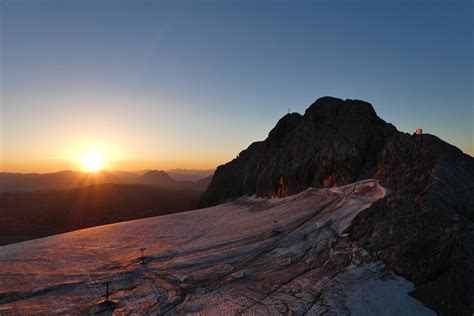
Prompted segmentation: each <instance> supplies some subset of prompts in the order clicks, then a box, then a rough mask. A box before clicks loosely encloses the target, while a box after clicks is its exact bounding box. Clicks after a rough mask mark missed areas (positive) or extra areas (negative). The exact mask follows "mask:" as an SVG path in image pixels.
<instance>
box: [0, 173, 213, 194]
mask: <svg viewBox="0 0 474 316" xmlns="http://www.w3.org/2000/svg"><path fill="white" fill-rule="evenodd" d="M205 179H208V177H206V178H203V179H200V180H199V181H176V180H174V179H173V178H172V177H171V176H170V175H168V174H167V173H166V172H165V171H162V170H150V171H147V172H145V173H144V174H142V175H140V174H138V173H133V172H127V171H100V172H96V173H86V172H78V171H72V170H65V171H60V172H54V173H44V174H39V173H26V174H23V173H6V172H3V173H0V192H13V191H35V190H41V189H72V188H80V187H85V186H88V185H95V184H103V183H117V184H149V185H156V186H160V187H163V188H168V189H192V190H196V191H204V190H205V189H206V187H207V184H209V183H210V179H208V180H205ZM206 181H207V183H206Z"/></svg>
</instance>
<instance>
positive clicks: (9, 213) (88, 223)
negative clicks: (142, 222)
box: [0, 184, 202, 245]
mask: <svg viewBox="0 0 474 316" xmlns="http://www.w3.org/2000/svg"><path fill="white" fill-rule="evenodd" d="M201 192H202V190H199V191H195V190H191V189H164V188H161V187H158V186H153V185H145V184H96V185H89V186H86V187H82V188H75V189H48V190H38V191H33V192H7V193H0V231H1V234H0V245H5V244H9V243H15V242H20V241H24V240H29V239H34V238H39V237H44V236H49V235H53V234H58V233H62V232H67V231H72V230H76V229H81V228H86V227H92V226H97V225H103V224H109V223H114V222H119V221H125V220H131V219H138V218H143V217H150V216H157V215H164V214H170V213H175V212H180V211H185V210H189V209H192V208H193V207H195V206H196V202H197V201H198V199H199V196H200V194H201Z"/></svg>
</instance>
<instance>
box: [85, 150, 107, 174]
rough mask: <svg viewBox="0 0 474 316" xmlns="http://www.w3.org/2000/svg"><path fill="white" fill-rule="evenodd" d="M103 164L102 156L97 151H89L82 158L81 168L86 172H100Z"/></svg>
mask: <svg viewBox="0 0 474 316" xmlns="http://www.w3.org/2000/svg"><path fill="white" fill-rule="evenodd" d="M104 163H105V159H104V155H102V153H100V152H99V151H95V150H94V151H89V152H87V153H86V154H85V155H84V156H83V157H82V167H83V168H84V170H85V171H87V172H97V171H100V170H101V169H102V167H103V166H104Z"/></svg>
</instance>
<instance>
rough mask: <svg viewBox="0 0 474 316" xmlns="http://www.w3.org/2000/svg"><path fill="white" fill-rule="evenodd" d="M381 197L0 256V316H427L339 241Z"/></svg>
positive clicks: (379, 193) (144, 225) (257, 203)
mask: <svg viewBox="0 0 474 316" xmlns="http://www.w3.org/2000/svg"><path fill="white" fill-rule="evenodd" d="M385 194H386V191H385V189H384V188H383V187H382V186H380V185H379V184H378V182H377V181H375V180H365V181H361V182H357V183H354V184H351V185H347V186H344V187H340V188H331V189H308V190H306V191H304V192H302V193H300V194H297V195H294V196H290V197H287V198H283V199H270V200H269V199H261V198H255V197H245V198H240V199H237V200H235V201H233V202H231V203H227V204H223V205H219V206H216V207H211V208H207V209H201V210H195V211H190V212H185V213H179V214H172V215H167V216H160V217H154V218H146V219H141V220H135V221H129V222H123V223H117V224H112V225H106V226H100V227H94V228H89V229H83V230H79V231H75V232H70V233H66V234H61V235H56V236H51V237H47V238H41V239H37V240H32V241H27V242H23V243H18V244H13V245H8V246H3V247H0V314H10V313H13V314H22V315H23V314H36V313H43V314H65V313H66V314H71V313H74V314H91V313H105V314H112V313H115V314H136V313H139V314H150V313H152V314H157V313H159V314H171V315H173V314H220V315H234V314H252V315H255V314H258V315H260V314H261V315H268V314H287V313H296V314H310V315H320V314H338V315H339V314H353V315H425V314H426V315H433V314H434V313H433V312H432V311H431V310H429V309H427V308H426V307H424V306H423V305H422V304H421V303H420V302H418V301H417V300H415V299H413V298H412V297H410V296H408V295H407V292H409V291H410V290H412V289H413V284H412V283H410V282H408V281H407V280H405V279H403V278H401V277H399V276H395V275H393V274H392V273H391V272H390V271H389V270H388V269H387V267H385V266H384V265H383V264H382V263H381V262H379V261H376V260H375V259H374V258H372V257H371V256H370V255H369V254H368V253H367V252H365V251H364V250H363V249H360V248H357V247H356V245H353V244H352V243H351V242H350V241H349V240H348V239H347V238H346V237H345V236H344V233H343V232H344V230H345V229H346V228H347V227H348V226H349V225H350V223H351V221H352V219H353V218H354V217H355V216H356V215H357V214H358V213H359V212H360V211H362V210H364V209H366V208H367V207H369V206H370V205H371V204H372V203H373V202H375V201H377V200H379V199H381V198H383V197H384V196H385ZM274 220H276V221H278V226H279V232H277V233H274V232H272V225H273V221H274ZM140 248H146V250H145V264H141V263H140V262H141V259H140V256H141V253H140ZM105 282H110V292H111V300H110V301H109V302H105V303H104V302H103V300H104V296H103V295H104V294H105Z"/></svg>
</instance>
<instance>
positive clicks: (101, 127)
mask: <svg viewBox="0 0 474 316" xmlns="http://www.w3.org/2000/svg"><path fill="white" fill-rule="evenodd" d="M472 30H473V2H472V1H443V2H441V1H439V2H437V1H383V3H382V1H312V2H309V1H305V2H298V1H297V2H293V1H292V2H289V1H288V2H284V1H175V2H171V1H167V2H165V1H107V0H101V1H100V0H99V1H86V0H83V1H68V0H66V1H41V0H35V1H33V0H19V1H12V0H4V1H3V2H2V3H1V70H0V74H1V118H2V120H1V135H2V136H1V137H2V138H1V142H2V144H1V145H2V149H1V152H2V166H1V167H2V169H4V170H16V171H27V170H28V171H44V170H50V169H51V170H52V169H55V168H56V169H57V168H59V166H60V167H64V168H74V167H75V163H76V161H75V157H76V156H78V155H79V156H80V155H81V152H82V151H85V150H87V149H88V148H90V147H95V148H99V149H103V150H104V151H107V152H108V156H109V160H110V161H111V166H110V167H114V168H125V169H140V168H141V167H144V168H145V167H146V168H150V167H152V168H174V167H189V168H209V167H215V166H217V165H218V164H221V163H224V162H226V161H228V160H230V159H232V158H233V157H235V156H236V155H237V153H238V152H239V151H240V150H242V149H244V148H246V147H247V146H248V145H249V144H250V143H251V142H252V141H256V140H261V139H264V138H265V137H266V135H267V133H268V132H269V130H270V129H271V128H272V127H273V126H274V125H275V123H276V121H277V120H278V119H279V118H280V117H281V116H282V115H284V114H285V113H286V112H287V111H288V108H291V110H292V111H296V112H300V113H303V112H304V110H305V109H306V108H307V107H308V106H309V105H310V104H311V103H312V102H313V101H314V100H315V99H317V98H319V97H322V96H326V95H331V96H335V97H340V98H351V99H354V98H355V99H362V100H366V101H368V102H370V103H372V104H373V106H374V108H375V110H376V111H377V113H378V115H379V116H381V117H382V118H383V119H385V120H386V121H389V122H391V123H393V124H394V125H396V126H397V127H398V128H399V129H400V130H402V131H406V132H410V133H412V132H413V131H414V130H415V128H416V127H422V128H423V129H424V130H425V131H426V132H428V133H431V134H435V135H437V136H439V137H440V138H442V139H444V140H446V141H448V142H450V143H453V144H455V145H456V146H458V147H460V148H461V149H463V150H464V151H465V152H467V153H469V154H471V155H474V144H473V139H474V128H473V122H474V114H473V106H474V105H473V94H472V93H473V92H472V91H473V58H472V56H473V34H472ZM112 162H113V163H112Z"/></svg>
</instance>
